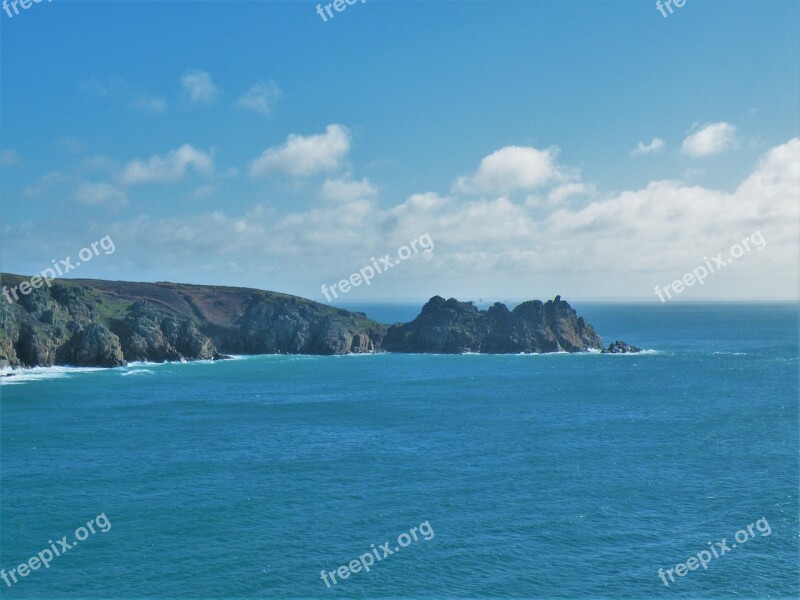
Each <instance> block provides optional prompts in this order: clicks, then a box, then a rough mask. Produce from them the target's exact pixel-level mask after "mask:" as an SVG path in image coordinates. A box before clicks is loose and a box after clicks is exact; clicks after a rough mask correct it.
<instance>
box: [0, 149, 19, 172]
mask: <svg viewBox="0 0 800 600" xmlns="http://www.w3.org/2000/svg"><path fill="white" fill-rule="evenodd" d="M0 165H2V166H4V167H21V166H22V157H21V156H20V155H19V152H17V151H16V150H14V149H13V148H9V149H8V150H3V151H2V152H0Z"/></svg>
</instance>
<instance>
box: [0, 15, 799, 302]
mask: <svg viewBox="0 0 800 600" xmlns="http://www.w3.org/2000/svg"><path fill="white" fill-rule="evenodd" d="M315 7H316V3H314V2H306V1H297V2H258V3H256V2H169V3H167V2H137V3H133V2H69V1H67V0H63V1H62V0H55V1H53V2H47V1H46V0H45V1H44V2H41V3H39V4H33V5H32V6H31V7H30V8H29V9H28V10H22V11H21V13H20V14H19V15H16V16H14V17H13V18H8V16H7V15H6V14H5V13H0V28H1V29H0V36H1V38H2V40H1V41H0V44H1V45H2V76H1V77H0V84H1V85H2V90H1V91H0V101H1V102H2V129H0V147H1V149H2V151H3V161H2V162H3V167H2V168H3V170H2V187H1V188H0V192H1V193H2V204H3V210H2V218H3V222H2V233H3V257H2V260H3V270H4V271H7V272H16V273H34V272H38V271H41V269H43V268H44V267H47V266H49V264H50V263H51V261H52V259H60V258H63V257H66V256H68V255H70V254H75V253H76V252H77V250H79V249H80V248H81V247H83V246H86V245H87V244H89V243H91V242H92V241H94V240H96V239H98V238H99V237H101V236H103V235H107V234H109V235H111V236H112V237H113V238H114V240H115V242H116V248H117V250H116V251H115V253H114V254H113V255H110V256H103V257H98V258H96V259H95V260H94V261H92V262H91V263H87V264H85V265H83V266H81V268H80V269H79V270H75V271H73V272H72V273H70V276H75V277H98V278H114V279H126V280H147V281H154V280H173V281H183V282H190V283H218V284H228V285H245V286H252V287H259V288H265V289H277V290H281V291H287V292H291V293H296V294H300V295H303V296H307V297H311V298H313V299H316V300H322V301H324V298H322V297H321V295H320V284H322V283H332V282H336V281H339V280H340V279H342V278H345V277H348V276H349V275H350V274H351V273H353V272H357V271H358V270H359V269H360V268H361V267H363V266H364V265H366V264H369V260H368V259H370V258H371V257H372V256H376V255H381V256H383V255H384V254H386V253H390V254H396V251H397V248H398V247H399V246H400V245H401V244H404V243H406V242H408V241H409V240H410V239H412V238H416V237H419V236H420V235H422V234H424V233H428V234H429V235H430V236H431V237H432V239H433V240H434V241H435V242H436V249H435V250H434V252H432V253H425V255H422V254H421V255H420V256H415V257H414V258H413V260H408V261H407V262H405V263H403V264H402V265H398V267H397V268H395V269H393V270H392V271H391V272H387V273H385V274H383V275H382V276H381V277H378V278H376V280H375V282H374V283H373V284H372V285H370V286H361V287H359V288H356V289H353V290H352V291H351V292H349V294H348V296H347V298H348V299H352V300H384V299H390V298H424V297H427V296H430V295H432V294H434V293H440V294H442V295H457V296H462V297H478V296H481V297H484V298H492V297H497V298H500V297H503V298H523V297H549V296H552V295H555V293H562V294H569V297H579V298H644V297H650V298H654V296H653V295H652V291H653V287H654V285H656V284H666V283H669V282H670V281H672V280H673V279H677V278H680V277H681V275H683V274H684V273H685V272H687V271H690V270H691V269H692V268H693V267H695V266H696V265H698V264H701V263H702V262H703V261H702V259H703V257H704V256H707V255H709V253H711V254H716V253H717V252H720V251H727V249H728V248H729V247H730V246H731V244H733V243H736V242H737V241H738V240H740V239H742V238H743V237H744V236H747V235H751V234H752V233H753V232H755V231H756V230H760V231H763V232H764V236H765V238H766V240H767V241H768V245H767V247H765V248H764V249H763V251H758V252H752V253H750V254H748V255H747V256H744V257H742V258H740V259H737V260H736V261H735V266H734V265H731V266H730V267H729V268H727V269H725V272H720V273H718V274H716V275H715V276H714V277H713V278H711V279H710V280H709V281H708V282H707V283H706V284H705V285H703V286H695V287H694V288H692V289H687V290H686V292H685V294H683V295H682V296H681V298H685V299H711V298H754V297H756V298H758V297H764V298H794V297H796V294H797V279H796V273H797V266H796V265H797V254H798V245H797V243H798V239H797V227H796V224H797V219H798V216H797V205H798V196H797V193H798V181H797V179H798V176H797V173H796V172H795V170H794V169H793V166H792V165H795V164H797V160H798V156H797V146H798V142H797V136H798V129H799V128H800V87H799V86H800V78H798V72H799V71H800V36H798V35H797V31H798V25H800V5H798V3H797V2H794V1H787V2H778V1H775V2H760V3H756V2H743V1H736V0H734V1H725V2H722V1H720V2H713V1H704V2H699V1H698V0H687V1H686V4H685V6H683V7H682V8H675V9H674V13H673V14H672V15H670V16H669V17H668V18H664V17H662V16H661V14H660V13H659V12H658V10H657V9H656V6H655V3H654V2H649V1H636V2H632V1H631V2H625V1H615V2H602V1H597V0H592V1H587V2H578V1H575V2H440V1H434V2H426V1H412V2H395V1H391V2H387V1H382V0H366V2H363V3H362V2H360V1H357V2H356V3H355V4H354V5H352V6H347V8H346V9H345V10H344V11H343V12H341V13H334V14H335V17H334V18H333V19H329V20H328V21H327V22H323V21H322V19H321V18H320V17H319V15H317V13H316V12H315ZM292 140H294V141H292ZM654 141H655V143H654ZM639 144H642V146H641V148H643V150H642V151H640V152H638V153H637V152H635V149H636V148H637V147H639ZM492 156H493V157H494V158H490V157H492ZM259 157H261V158H262V161H261V162H260V163H259V162H257V161H258V159H259ZM482 161H484V162H482ZM767 182H768V183H767ZM767 185H769V186H770V187H769V189H766V188H763V187H758V186H767ZM787 272H790V273H792V274H793V275H791V276H790V277H789V278H788V281H787V275H786V274H787Z"/></svg>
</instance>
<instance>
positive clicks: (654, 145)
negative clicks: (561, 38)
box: [631, 137, 664, 156]
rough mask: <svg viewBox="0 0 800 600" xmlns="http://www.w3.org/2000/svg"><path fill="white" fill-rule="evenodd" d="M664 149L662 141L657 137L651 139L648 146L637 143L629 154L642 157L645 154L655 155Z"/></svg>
mask: <svg viewBox="0 0 800 600" xmlns="http://www.w3.org/2000/svg"><path fill="white" fill-rule="evenodd" d="M663 149H664V140H662V139H661V138H659V137H655V138H653V141H651V142H650V143H649V144H645V143H644V142H639V145H638V146H636V148H634V150H633V152H631V156H644V155H645V154H657V153H659V152H661V150H663Z"/></svg>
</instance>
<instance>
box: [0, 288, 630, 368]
mask: <svg viewBox="0 0 800 600" xmlns="http://www.w3.org/2000/svg"><path fill="white" fill-rule="evenodd" d="M0 280H1V282H2V285H3V286H7V287H8V288H12V287H15V286H16V287H17V288H18V287H19V285H20V284H21V283H23V282H25V281H29V280H30V278H28V277H24V276H21V275H12V274H0ZM37 283H40V286H39V287H38V288H35V289H30V286H25V288H24V289H26V290H30V291H29V293H28V294H19V295H18V300H17V301H15V302H13V303H11V302H9V301H8V298H9V296H8V295H6V296H4V298H3V299H2V301H0V368H6V369H7V368H9V367H12V368H17V367H35V366H54V365H72V366H98V367H117V366H123V365H125V364H127V362H130V361H147V362H165V361H188V360H211V359H222V358H226V357H227V355H229V354H315V355H336V354H357V353H362V354H363V353H375V352H402V353H442V354H459V353H467V352H476V353H486V354H511V353H514V354H517V353H545V352H585V351H603V352H611V353H627V352H636V351H638V348H635V347H633V346H628V345H627V344H625V343H623V342H614V343H613V344H611V345H610V346H609V347H608V348H604V347H603V342H602V340H601V338H600V336H599V335H598V334H597V332H596V331H595V330H594V328H593V327H592V326H591V325H589V323H587V322H586V321H585V320H584V319H583V317H578V316H577V314H576V313H575V311H574V310H573V309H572V307H571V306H570V305H569V304H568V303H567V302H566V301H564V300H561V298H560V296H556V297H555V299H553V300H548V301H547V302H541V301H539V300H530V301H526V302H523V303H521V304H519V305H518V306H516V307H515V308H514V310H509V309H508V308H507V307H506V306H505V305H503V304H500V303H495V304H494V305H493V306H491V307H490V308H489V309H488V310H479V309H478V308H476V307H475V305H474V304H472V303H471V302H459V301H457V300H455V299H453V298H451V299H449V300H445V299H444V298H442V297H440V296H435V297H433V298H431V299H430V300H429V301H428V302H427V303H426V304H425V306H424V307H423V309H422V311H421V312H420V314H419V316H417V318H416V319H414V320H413V321H411V322H410V323H397V324H393V325H389V324H384V323H378V322H376V321H373V320H371V319H369V318H367V316H366V315H365V314H364V313H361V312H351V311H347V310H344V309H341V308H335V307H332V306H328V305H325V304H320V303H318V302H313V301H311V300H307V299H305V298H300V297H297V296H292V295H289V294H282V293H279V292H268V291H263V290H256V289H250V288H236V287H224V286H211V285H188V284H180V283H169V282H158V283H133V282H125V281H104V280H93V279H56V280H52V281H50V282H49V285H45V284H44V283H42V282H37Z"/></svg>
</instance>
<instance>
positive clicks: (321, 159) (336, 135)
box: [250, 125, 350, 177]
mask: <svg viewBox="0 0 800 600" xmlns="http://www.w3.org/2000/svg"><path fill="white" fill-rule="evenodd" d="M349 150H350V131H349V130H348V129H347V127H344V126H343V125H328V127H327V129H326V130H325V133H320V134H317V135H310V136H301V135H297V134H291V135H289V137H288V138H287V139H286V142H285V143H284V144H283V145H281V146H274V147H272V148H268V149H266V150H265V151H264V152H263V153H262V154H261V156H259V157H258V158H256V159H255V160H253V161H252V162H251V163H250V175H252V176H254V177H258V176H261V175H265V174H267V173H269V172H271V171H280V172H283V173H286V174H287V175H291V176H293V177H308V176H310V175H316V174H318V173H323V172H326V171H333V170H335V169H337V168H339V167H340V165H341V163H342V160H343V159H344V158H345V156H346V155H347V152H348V151H349Z"/></svg>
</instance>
